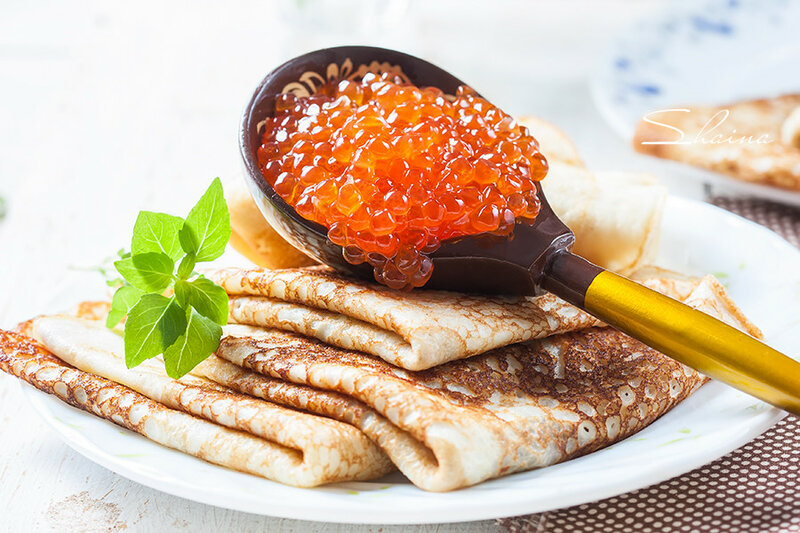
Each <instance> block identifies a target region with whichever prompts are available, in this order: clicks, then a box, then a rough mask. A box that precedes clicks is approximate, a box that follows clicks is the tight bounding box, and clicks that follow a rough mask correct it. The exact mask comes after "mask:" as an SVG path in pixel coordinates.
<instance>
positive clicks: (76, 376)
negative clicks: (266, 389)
mask: <svg viewBox="0 0 800 533" xmlns="http://www.w3.org/2000/svg"><path fill="white" fill-rule="evenodd" d="M82 309H83V311H84V313H82V314H83V315H84V316H88V313H85V311H86V309H87V308H86V306H84V307H82ZM79 313H80V310H79ZM21 329H22V330H23V332H24V333H25V334H27V335H29V336H30V337H28V338H27V339H26V338H25V337H22V336H21V335H15V334H12V333H5V332H2V333H1V334H0V368H3V369H4V370H6V371H7V372H9V371H10V372H11V373H13V374H15V375H16V376H18V377H20V378H22V379H24V380H25V381H28V382H29V383H31V384H32V385H34V386H35V387H37V388H39V389H41V390H44V391H45V392H48V393H50V394H54V393H55V394H56V395H57V396H59V397H60V398H61V399H63V400H65V401H68V402H69V403H71V404H72V405H75V406H76V407H79V408H82V409H84V410H87V411H89V412H92V413H94V414H96V415H98V416H102V417H104V418H107V419H109V420H112V421H113V422H115V423H117V424H119V425H122V426H124V427H127V428H129V429H132V430H134V431H137V432H138V433H141V434H142V435H144V436H146V437H147V438H150V439H152V440H154V441H156V442H158V443H160V444H163V445H165V446H168V447H171V448H175V449H178V450H181V451H183V452H186V453H189V454H192V455H196V456H197V457H200V458H202V459H205V460H207V461H209V462H212V463H216V464H219V465H223V466H226V467H229V468H233V469H235V470H241V471H243V472H248V473H252V474H256V475H260V476H263V477H266V478H269V479H273V480H275V481H279V482H281V483H285V484H288V485H294V486H298V487H313V486H317V485H320V484H324V483H331V482H335V481H343V480H365V479H373V478H376V477H380V476H382V475H384V474H386V473H388V472H390V471H391V470H393V469H394V468H393V466H392V464H391V462H390V461H389V459H388V458H387V457H386V456H385V455H384V454H383V452H381V450H380V449H379V448H378V447H377V446H376V445H375V444H373V443H372V442H371V441H370V440H369V439H368V438H367V437H366V436H365V435H364V434H363V433H362V432H360V431H358V430H357V429H355V428H353V427H352V426H350V425H348V424H345V423H342V422H338V421H335V420H331V419H330V418H326V417H320V416H315V415H312V414H308V413H305V412H300V411H297V410H295V409H289V408H286V407H282V406H279V405H275V404H274V403H271V402H266V401H263V400H259V399H256V398H253V397H251V396H246V395H244V394H241V393H238V392H235V391H233V390H231V389H229V388H226V387H223V386H220V385H218V384H216V383H213V382H210V381H208V380H205V379H201V378H198V377H194V376H186V377H184V378H182V379H181V380H178V381H176V380H173V379H171V378H169V377H168V376H167V375H166V373H165V372H164V368H163V363H162V362H160V361H153V360H150V361H145V362H144V363H142V364H141V365H139V366H137V367H135V368H133V369H128V368H127V367H126V366H125V361H124V357H123V356H122V355H121V354H122V353H123V343H122V338H121V337H120V336H119V335H117V334H116V333H115V332H113V331H111V330H109V329H107V328H106V327H105V326H104V324H103V322H102V321H99V320H92V319H91V317H90V318H89V319H87V318H78V317H73V316H69V315H56V316H45V317H38V318H35V319H33V320H31V321H29V322H27V323H25V324H23V325H22V327H21ZM31 339H35V340H31ZM69 365H71V366H69ZM72 367H75V368H72ZM286 387H291V388H294V389H302V388H303V387H299V386H296V385H288V384H287V385H286ZM181 411H183V412H181ZM190 415H194V416H190ZM203 419H205V420H203ZM223 426H224V427H223ZM228 428H229V429H228Z"/></svg>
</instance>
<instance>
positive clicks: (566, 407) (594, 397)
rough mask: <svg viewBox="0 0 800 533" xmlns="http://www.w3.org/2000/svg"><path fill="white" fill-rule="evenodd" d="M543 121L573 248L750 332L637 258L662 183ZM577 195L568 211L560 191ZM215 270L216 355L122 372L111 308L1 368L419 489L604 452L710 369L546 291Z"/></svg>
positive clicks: (270, 469) (708, 289)
mask: <svg viewBox="0 0 800 533" xmlns="http://www.w3.org/2000/svg"><path fill="white" fill-rule="evenodd" d="M543 129H545V127H544V126H538V127H534V128H533V131H534V132H535V133H536V134H537V136H538V137H540V141H541V142H542V144H543V148H544V151H545V153H549V154H550V158H551V160H553V159H560V161H555V162H554V163H553V174H552V175H551V176H550V177H549V178H547V179H548V180H552V181H550V182H549V185H548V188H547V194H548V196H550V195H552V197H553V200H554V201H553V204H554V206H555V208H556V211H557V212H559V214H560V215H562V216H564V217H565V218H566V219H568V220H570V223H571V224H572V225H573V227H574V229H576V230H577V231H578V232H579V242H578V246H579V247H582V248H580V249H581V250H582V251H583V253H585V254H586V255H589V256H590V257H592V254H594V257H593V259H595V260H596V261H598V262H602V263H603V264H605V265H606V266H608V265H616V266H617V268H618V269H621V270H625V271H627V272H629V273H632V274H631V275H632V276H633V277H634V278H635V279H637V280H639V281H640V282H642V283H644V284H646V285H648V286H650V287H652V288H654V289H656V290H659V291H661V292H663V293H665V294H668V295H670V296H672V297H675V298H677V299H680V300H682V301H684V302H686V303H687V304H689V305H691V306H693V307H696V308H698V309H701V310H703V311H706V312H708V313H711V314H713V315H715V316H717V317H719V318H721V319H723V320H725V321H727V322H728V323H730V324H732V325H734V326H736V327H739V328H741V329H742V330H744V331H747V332H748V333H750V334H752V335H755V336H759V335H760V334H759V332H758V330H757V329H756V328H755V327H754V326H753V325H752V324H750V322H749V321H748V320H747V319H746V318H745V317H744V316H742V314H741V313H740V312H739V310H738V309H737V308H736V306H735V305H734V304H733V302H731V300H730V299H729V298H728V297H727V295H726V294H725V291H724V289H723V288H722V287H721V285H720V284H719V283H718V282H717V281H716V280H715V279H714V278H712V277H705V278H702V279H695V278H685V277H681V276H677V275H674V274H671V273H667V272H665V271H661V270H658V269H653V268H642V265H643V264H645V263H647V262H649V261H650V260H652V254H653V253H654V249H655V248H654V246H655V245H654V243H655V240H656V237H657V232H658V223H659V219H660V207H661V204H662V202H663V192H662V190H661V189H660V188H659V187H657V186H655V185H653V184H652V183H651V182H650V181H649V180H646V179H641V178H638V177H631V176H626V175H611V176H607V177H602V176H599V175H593V174H591V173H589V172H588V171H587V170H586V169H585V168H583V167H582V165H581V164H580V161H579V159H578V158H577V156H576V154H575V153H574V150H570V145H569V144H568V143H565V142H563V141H559V135H561V134H560V133H559V132H558V131H557V130H554V129H550V130H547V131H548V132H549V133H550V134H551V135H549V136H548V135H545V134H543V133H540V132H541V131H542V130H543ZM548 143H550V144H552V145H553V148H552V149H550V148H548ZM564 146H566V148H564ZM559 147H560V150H559ZM548 150H549V151H548ZM557 154H563V155H562V156H561V157H560V158H558V157H554V156H556V155H557ZM559 176H561V178H559ZM622 183H625V184H626V185H625V186H622V185H621V184H622ZM569 190H571V191H573V193H574V195H575V197H577V200H576V201H575V202H566V200H565V197H564V196H562V197H561V198H559V195H561V194H566V191H569ZM645 201H649V208H647V207H643V204H644V203H645ZM601 202H602V203H610V202H613V203H612V204H611V205H605V206H603V205H598V204H599V203H601ZM609 215H613V216H609ZM581 235H583V236H584V237H583V238H581ZM256 248H257V247H253V248H251V249H256ZM634 270H635V272H633V271H634ZM207 275H208V276H209V277H211V278H212V279H213V280H214V281H215V282H217V283H218V284H220V285H221V286H222V287H224V288H225V290H226V291H227V292H228V294H229V295H230V324H229V325H228V326H226V327H225V332H224V337H223V339H222V342H221V344H220V347H219V349H218V351H217V353H216V355H213V356H211V358H209V359H208V360H206V361H205V362H203V363H201V364H200V365H199V366H198V367H197V368H195V370H194V371H193V372H192V373H191V374H190V375H188V376H186V377H184V378H182V379H180V380H177V381H176V380H172V379H170V378H168V377H167V376H166V374H165V373H164V370H163V363H161V362H160V361H158V360H151V361H147V362H145V363H144V364H142V365H140V366H138V367H136V368H133V369H128V368H126V366H125V363H124V356H123V343H122V339H121V337H120V335H119V333H118V332H116V331H112V330H109V329H107V328H105V326H104V316H105V314H106V313H107V311H108V305H107V304H104V303H84V304H82V305H80V306H78V307H77V308H76V309H74V310H73V311H71V312H69V313H65V314H61V315H55V316H42V317H38V318H35V319H33V320H30V321H28V322H26V323H24V324H22V325H20V327H19V328H18V329H19V331H18V332H1V333H0V368H1V369H3V370H5V371H6V372H10V373H12V374H14V375H16V376H18V377H20V378H22V379H24V380H25V381H27V382H29V383H31V384H32V385H33V386H35V387H37V388H39V389H41V390H44V391H46V392H48V393H51V394H55V395H56V396H58V397H59V398H61V399H62V400H64V401H66V402H69V403H70V404H72V405H74V406H76V407H78V408H81V409H84V410H86V411H89V412H91V413H93V414H95V415H97V416H100V417H104V418H107V419H108V420H111V421H113V422H115V423H117V424H119V425H122V426H124V427H127V428H129V429H131V430H133V431H136V432H139V433H141V434H142V435H144V436H146V437H148V438H150V439H152V440H154V441H156V442H159V443H161V444H163V445H165V446H169V447H172V448H175V449H178V450H182V451H184V452H186V453H190V454H193V455H195V456H197V457H200V458H203V459H205V460H207V461H210V462H213V463H216V464H219V465H222V466H226V467H229V468H233V469H236V470H240V471H243V472H249V473H252V474H256V475H260V476H263V477H266V478H269V479H272V480H276V481H280V482H282V483H287V484H290V485H295V486H301V487H312V486H316V485H320V484H324V483H330V482H336V481H344V480H366V479H373V478H377V477H380V476H383V475H385V474H386V473H388V472H390V471H392V470H393V469H395V468H396V469H398V470H400V471H401V472H402V473H403V474H404V475H405V476H406V477H407V478H408V479H409V480H410V481H411V482H412V483H414V484H415V485H417V486H418V487H420V488H422V489H425V490H431V491H446V490H453V489H457V488H461V487H467V486H470V485H473V484H476V483H479V482H481V481H483V480H486V479H490V478H494V477H498V476H502V475H505V474H510V473H513V472H518V471H521V470H526V469H531V468H537V467H544V466H548V465H551V464H554V463H557V462H560V461H564V460H568V459H570V458H573V457H576V456H579V455H582V454H586V453H589V452H592V451H594V450H597V449H599V448H602V447H604V446H607V445H609V444H611V443H613V442H615V441H618V440H620V439H623V438H625V437H627V436H629V435H631V434H633V433H635V432H637V431H639V430H640V429H642V428H644V427H645V426H647V425H648V424H650V423H651V422H653V421H654V420H655V419H657V418H658V417H659V416H661V415H662V414H663V413H665V412H666V411H668V410H669V409H671V408H672V407H673V406H674V405H676V404H677V403H678V402H680V401H681V400H683V399H684V398H686V397H687V396H688V395H690V394H691V393H692V392H693V391H694V390H696V389H697V388H698V387H700V386H701V385H702V384H703V383H704V382H705V380H706V378H705V377H704V376H702V375H701V374H699V373H697V372H696V371H694V370H692V369H689V368H686V367H684V366H682V365H681V364H679V363H677V362H675V361H672V360H671V359H669V358H667V357H666V356H664V355H662V354H660V353H658V352H656V351H655V350H652V349H650V348H648V347H646V346H644V345H643V344H641V343H639V342H637V341H635V340H632V339H630V338H629V337H626V336H625V335H623V334H622V333H619V332H617V331H616V330H614V329H612V328H608V327H604V326H603V324H600V323H598V322H597V321H596V320H595V319H594V318H593V317H591V316H589V315H588V314H586V313H584V312H582V311H580V310H578V309H577V308H575V307H572V306H571V305H569V304H567V303H565V302H563V301H562V300H560V299H559V298H557V297H555V296H553V295H549V294H544V295H541V296H537V297H527V298H526V297H486V296H476V295H468V294H459V293H448V292H439V291H425V290H420V291H414V292H411V293H400V292H396V291H393V290H391V289H387V288H385V287H381V286H378V285H374V284H369V283H364V282H360V281H356V280H353V279H349V278H346V277H343V276H342V275H340V274H338V273H335V272H333V271H331V270H329V269H327V268H325V267H321V266H312V267H296V268H287V269H282V270H270V269H264V268H255V269H250V270H242V269H222V270H217V271H213V272H209V273H207Z"/></svg>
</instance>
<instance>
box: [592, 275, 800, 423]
mask: <svg viewBox="0 0 800 533" xmlns="http://www.w3.org/2000/svg"><path fill="white" fill-rule="evenodd" d="M584 307H585V309H586V310H587V311H588V312H589V313H591V314H593V315H594V316H596V317H597V318H600V319H601V320H603V321H604V322H606V323H607V324H610V325H612V326H614V327H615V328H617V329H619V330H620V331H623V332H625V333H627V334H628V335H630V336H631V337H634V338H636V339H638V340H640V341H642V342H644V343H645V344H647V345H648V346H651V347H652V348H655V349H656V350H658V351H660V352H663V353H664V354H666V355H668V356H670V357H672V358H673V359H676V360H677V361H680V362H681V363H683V364H685V365H687V366H690V367H692V368H694V369H696V370H699V371H700V372H702V373H703V374H705V375H707V376H709V377H712V378H714V379H718V380H720V381H722V382H725V383H727V384H728V385H731V386H733V387H736V388H737V389H739V390H742V391H744V392H746V393H748V394H751V395H753V396H755V397H756V398H759V399H761V400H764V401H765V402H768V403H770V404H772V405H775V406H777V407H780V408H781V409H785V410H786V411H789V412H790V413H794V414H796V415H800V363H798V362H796V361H794V360H793V359H791V358H789V357H787V356H785V355H783V354H782V353H780V352H778V351H777V350H773V349H772V348H770V347H769V346H767V345H766V344H764V343H762V342H760V341H758V340H756V339H754V338H753V337H751V336H750V335H747V334H745V333H743V332H741V331H739V330H738V329H735V328H733V327H731V326H728V325H727V324H725V323H724V322H722V321H720V320H717V319H716V318H714V317H711V316H709V315H707V314H705V313H703V312H700V311H697V310H696V309H692V308H691V307H689V306H688V305H686V304H683V303H681V302H678V301H676V300H673V299H672V298H668V297H667V296H664V295H662V294H659V293H657V292H656V291H653V290H650V289H648V288H646V287H643V286H641V285H639V284H638V283H634V282H632V281H630V280H627V279H625V278H623V277H621V276H618V275H616V274H613V273H611V272H608V271H603V272H600V273H599V274H598V275H597V276H596V277H595V278H594V280H593V281H592V282H591V284H590V285H589V287H588V289H587V290H586V296H585V301H584Z"/></svg>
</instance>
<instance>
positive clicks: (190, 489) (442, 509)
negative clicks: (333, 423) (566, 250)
mask: <svg viewBox="0 0 800 533" xmlns="http://www.w3.org/2000/svg"><path fill="white" fill-rule="evenodd" d="M667 203H668V204H672V205H673V206H674V208H675V209H686V208H690V209H699V210H700V211H701V212H702V211H703V210H706V211H709V212H713V213H714V214H715V215H717V216H720V215H722V216H725V217H730V218H733V219H737V220H738V221H739V222H740V223H745V224H747V225H748V226H750V229H751V230H755V231H759V232H761V233H762V234H763V235H764V237H765V238H768V239H770V240H772V241H774V242H776V244H779V245H781V246H786V247H789V248H790V249H791V250H792V251H793V252H795V253H797V254H798V255H800V250H798V249H797V248H795V247H794V246H792V245H791V243H789V242H787V241H786V240H785V239H783V238H782V237H780V236H779V235H778V234H776V233H775V232H773V231H771V230H769V229H768V228H765V227H763V226H760V225H758V224H756V223H754V222H751V221H749V220H747V219H744V218H742V217H740V216H738V215H735V214H733V213H730V212H729V211H726V210H724V209H721V208H719V207H716V206H713V205H710V204H707V203H705V202H699V201H696V200H689V199H685V198H680V197H675V196H669V197H668V199H667ZM712 384H713V385H720V386H723V385H721V384H716V383H712ZM712 384H707V385H706V386H709V385H712ZM19 386H20V388H21V390H22V393H23V396H25V397H26V398H27V400H28V401H29V402H30V403H31V405H32V406H33V407H34V410H35V411H36V413H37V414H38V416H40V417H41V418H42V419H43V420H44V421H45V423H46V424H47V425H48V426H49V427H50V428H51V429H52V430H54V431H55V432H56V434H57V435H58V436H59V438H61V440H63V441H64V442H65V444H67V445H68V446H69V447H70V448H72V449H73V450H75V451H76V452H78V453H79V454H80V455H82V456H84V457H86V458H87V459H88V460H90V461H92V462H94V463H96V464H98V465H100V466H102V467H103V468H106V469H108V470H110V471H112V472H114V473H116V474H118V475H120V476H122V477H125V478H127V479H130V480H131V481H134V482H136V483H139V484H141V485H145V486H147V487H150V488H152V489H155V490H158V491H161V492H165V493H168V494H172V495H174V496H178V497H181V498H185V499H188V500H192V501H196V502H199V503H203V504H207V505H212V506H216V507H221V508H226V509H231V510H235V511H241V512H247V513H255V514H259V515H263V516H271V517H277V518H289V519H296V520H306V521H315V522H329V523H341V524H387V525H389V524H398V525H399V524H406V525H409V524H438V523H451V522H453V519H454V518H455V519H456V520H457V521H458V522H471V521H478V520H490V519H495V518H502V517H509V516H519V515H525V514H531V513H537V512H543V511H547V510H553V509H559V508H565V507H571V506H574V505H580V504H583V503H589V502H592V501H597V500H602V499H606V498H609V497H613V496H617V495H620V494H624V493H627V492H631V491H634V490H638V489H641V488H644V487H647V486H650V485H653V484H657V483H660V482H663V481H666V480H668V479H672V478H674V477H677V476H679V475H682V474H684V473H686V472H689V471H691V470H694V469H695V468H698V467H700V466H703V465H705V464H708V463H710V462H712V461H714V460H716V459H718V458H720V457H722V456H724V455H726V454H728V453H730V452H731V451H733V450H735V449H737V448H739V447H740V446H742V445H744V444H746V443H747V442H749V441H751V440H752V439H754V438H756V437H758V436H759V435H761V434H762V433H764V432H765V431H767V430H768V429H769V428H771V427H772V426H773V425H775V424H776V423H777V422H779V421H780V420H781V419H782V418H783V417H784V416H786V413H785V412H784V411H781V410H779V409H777V408H773V407H768V408H766V409H764V410H762V411H760V412H758V413H757V414H755V415H753V417H755V418H750V419H748V420H750V421H751V423H750V424H749V425H748V426H747V427H746V428H743V430H742V431H740V432H738V433H736V434H735V436H734V438H729V439H727V440H725V441H724V442H721V443H715V445H714V446H705V447H700V448H699V451H698V452H697V453H695V454H693V455H691V456H690V457H688V458H687V457H685V456H679V457H678V458H677V459H675V458H672V457H671V454H666V455H665V457H664V459H663V460H660V461H653V462H651V463H650V464H647V465H644V466H643V467H642V468H639V469H628V470H627V471H626V472H625V473H626V475H625V476H624V477H617V478H615V479H614V482H613V483H608V484H605V485H603V486H601V487H598V486H597V485H589V486H588V487H581V488H579V489H578V490H572V491H571V492H568V493H567V494H554V495H552V496H550V497H549V498H544V499H542V498H540V499H538V500H534V501H533V502H534V503H531V501H530V500H528V499H526V498H525V497H524V488H523V490H522V491H520V492H521V493H522V495H521V496H520V497H519V498H514V499H512V498H505V499H503V500H502V501H499V502H498V501H496V500H492V499H489V498H482V500H485V502H481V504H480V505H476V504H475V503H476V502H474V501H470V502H469V505H465V504H464V502H461V503H456V504H455V505H453V504H452V503H449V502H447V500H448V499H450V498H451V496H449V495H453V494H458V492H459V491H454V492H449V493H442V494H437V493H425V494H426V497H430V498H433V499H441V500H442V506H436V507H433V508H429V507H426V508H424V509H418V510H415V511H414V512H413V513H411V512H409V509H407V508H405V507H404V506H400V507H398V508H396V509H395V510H393V511H391V512H389V513H388V514H387V511H386V509H385V508H384V507H381V506H375V507H374V508H367V509H359V510H358V512H359V514H357V515H353V514H352V513H351V514H346V513H343V512H342V510H341V508H339V507H340V505H341V501H340V500H335V501H336V503H337V506H333V505H332V506H331V507H327V508H319V507H317V508H313V509H310V508H309V507H308V506H305V505H303V502H302V501H301V500H298V499H292V500H291V501H277V502H275V501H264V502H263V504H262V505H261V506H260V507H259V508H258V509H254V508H253V507H252V506H250V505H248V504H247V501H245V502H244V503H242V502H239V501H238V500H236V498H234V497H225V494H224V493H220V492H213V491H209V490H205V491H203V490H200V491H198V490H197V488H196V487H194V486H193V485H192V484H191V483H190V482H189V481H188V480H177V479H173V478H172V477H171V478H170V480H168V481H165V480H163V479H160V478H157V477H154V476H152V475H147V474H146V473H143V472H140V471H139V470H138V469H137V468H136V466H137V464H138V463H137V462H136V461H133V460H131V459H129V458H122V457H117V456H114V455H112V454H110V453H108V452H106V451H105V450H103V449H102V448H100V447H99V446H98V445H97V444H95V443H94V442H92V441H90V440H89V439H88V438H87V437H86V436H85V435H82V434H81V433H79V432H78V431H77V430H76V429H74V428H71V427H70V426H69V425H68V424H67V423H64V422H62V421H60V420H59V419H58V417H57V416H56V414H54V412H53V411H52V410H51V408H50V406H51V405H58V406H63V407H66V408H68V409H72V410H75V411H76V413H77V414H78V415H80V416H83V417H89V418H90V419H91V420H93V421H99V422H103V423H105V424H107V425H108V427H109V429H110V430H124V428H120V427H119V426H117V425H115V424H113V423H112V422H109V421H105V420H102V419H99V418H98V417H96V416H94V415H91V414H89V413H86V412H84V411H82V410H80V409H77V408H75V407H72V406H70V405H68V404H66V403H64V402H62V401H61V400H59V399H58V398H56V397H54V396H51V395H48V394H46V393H44V392H42V391H39V390H38V389H36V388H34V387H32V386H30V385H27V384H26V383H24V382H22V381H21V380H20V381H19ZM50 402H57V404H53V403H50ZM658 422H659V420H656V421H655V422H654V423H653V424H657V423H658ZM648 427H650V426H648ZM124 431H128V430H124ZM124 431H123V432H124ZM130 434H131V436H134V437H137V438H141V439H144V437H142V436H140V435H138V434H136V433H134V432H130ZM629 438H630V437H629ZM625 440H627V439H625ZM625 440H622V441H620V442H617V443H615V444H613V445H612V447H613V446H619V445H622V444H623V443H625ZM147 443H148V444H150V445H154V446H160V445H159V444H157V443H155V442H152V441H149V440H148V441H147ZM608 448H610V447H607V448H605V449H608ZM171 451H174V450H171ZM176 453H181V452H176ZM590 455H591V454H589V455H587V456H582V457H589V456H590ZM679 455H680V454H679ZM188 457H191V456H188ZM193 459H196V458H193ZM576 459H581V458H576ZM196 460H198V461H202V459H196ZM675 463H677V464H675ZM213 466H214V467H215V468H224V467H219V466H216V465H213ZM634 470H635V471H634ZM242 475H249V474H242ZM512 475H513V474H512ZM253 477H254V478H256V479H258V480H259V481H264V482H266V483H274V484H275V485H279V486H280V484H279V483H277V482H274V481H270V480H265V479H264V480H262V479H261V478H258V477H257V476H253ZM490 482H491V481H490ZM286 488H287V489H293V490H317V489H297V488H295V487H289V486H286ZM418 490H420V491H421V489H418ZM464 490H468V489H464ZM500 491H501V492H502V493H503V494H506V495H507V494H508V493H510V492H515V491H514V489H513V488H502V489H500ZM555 500H557V504H556V505H554V502H555ZM332 501H334V500H332ZM447 515H454V516H447Z"/></svg>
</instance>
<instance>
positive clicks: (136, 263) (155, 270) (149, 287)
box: [114, 252, 175, 292]
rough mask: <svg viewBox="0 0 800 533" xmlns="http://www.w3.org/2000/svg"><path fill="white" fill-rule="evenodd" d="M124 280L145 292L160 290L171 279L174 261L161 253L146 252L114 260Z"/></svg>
mask: <svg viewBox="0 0 800 533" xmlns="http://www.w3.org/2000/svg"><path fill="white" fill-rule="evenodd" d="M114 266H115V267H116V268H117V272H119V273H120V274H121V275H122V277H123V278H125V281H127V282H128V283H130V284H131V285H133V286H134V287H136V288H139V289H142V290H143V291H145V292H161V291H163V290H164V289H166V288H167V287H168V286H169V284H170V282H171V281H172V269H173V268H175V263H174V262H173V261H172V259H170V258H169V257H168V256H166V255H164V254H162V253H155V252H148V253H146V254H139V255H134V256H131V257H126V258H125V259H120V260H119V261H115V262H114Z"/></svg>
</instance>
